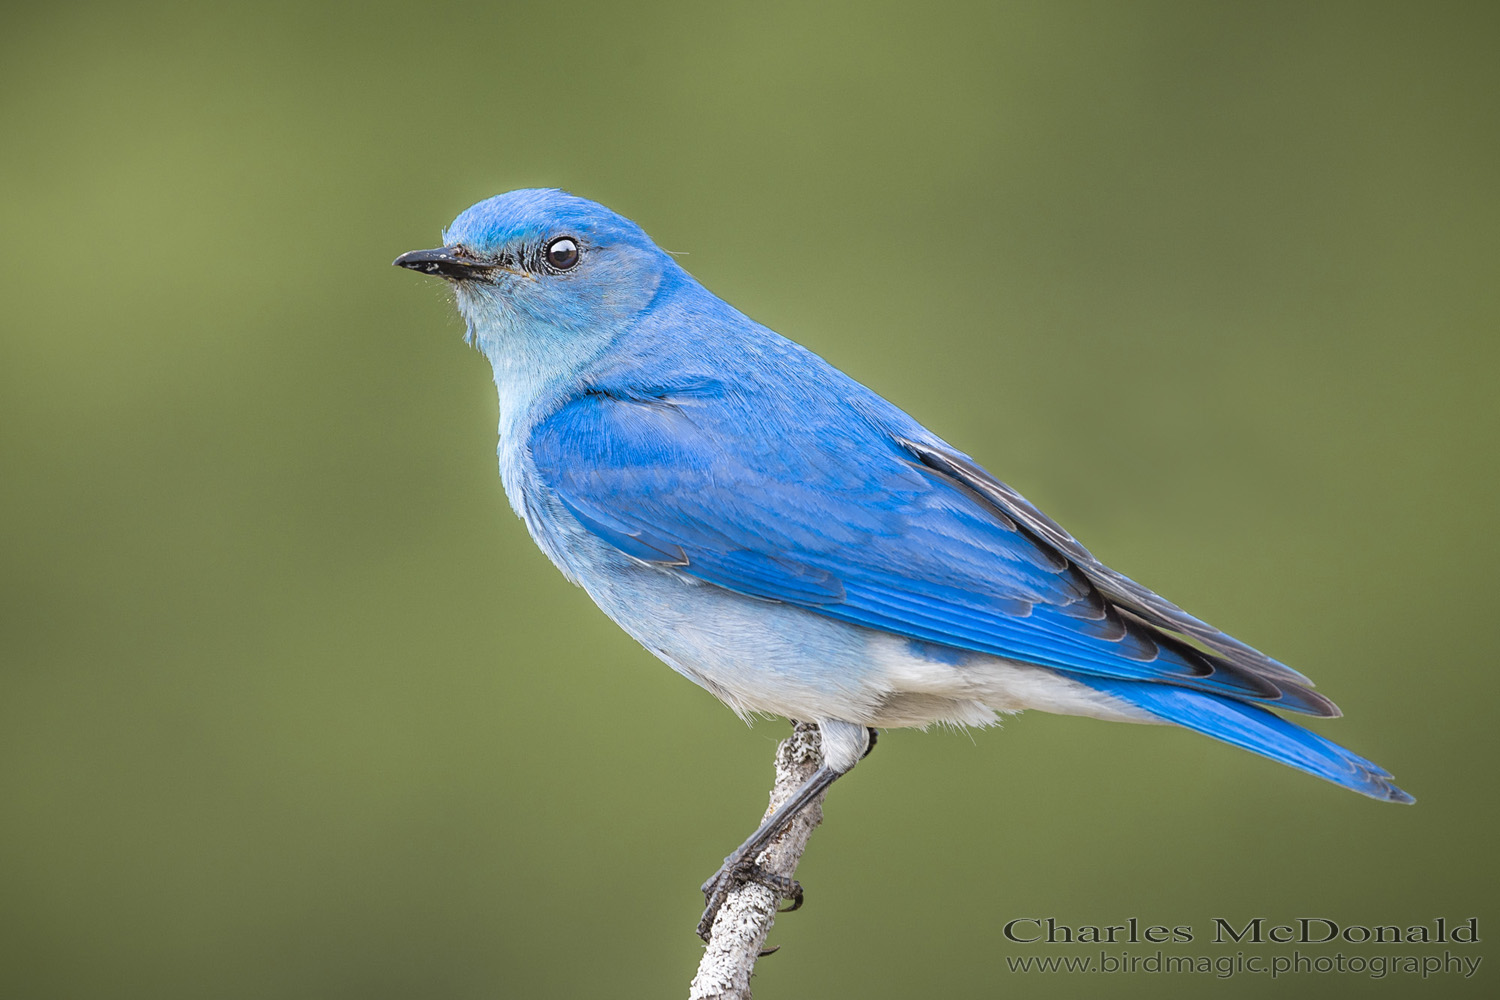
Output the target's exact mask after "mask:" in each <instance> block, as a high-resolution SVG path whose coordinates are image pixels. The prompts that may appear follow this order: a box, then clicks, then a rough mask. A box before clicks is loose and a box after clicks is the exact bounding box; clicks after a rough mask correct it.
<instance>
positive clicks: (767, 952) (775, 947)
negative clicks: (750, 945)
mask: <svg viewBox="0 0 1500 1000" xmlns="http://www.w3.org/2000/svg"><path fill="white" fill-rule="evenodd" d="M780 950H781V945H779V944H777V945H772V946H771V947H769V948H762V949H761V950H760V954H759V955H758V956H756V957H757V958H765V957H766V956H767V955H774V954H776V953H777V952H778V951H780Z"/></svg>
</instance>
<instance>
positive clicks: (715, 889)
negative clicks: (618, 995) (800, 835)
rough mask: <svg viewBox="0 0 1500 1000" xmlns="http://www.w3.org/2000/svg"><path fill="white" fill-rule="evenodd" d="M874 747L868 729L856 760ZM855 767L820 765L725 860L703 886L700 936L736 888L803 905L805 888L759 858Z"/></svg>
mask: <svg viewBox="0 0 1500 1000" xmlns="http://www.w3.org/2000/svg"><path fill="white" fill-rule="evenodd" d="M874 746H875V730H873V729H869V730H867V731H866V745H865V746H864V747H863V748H862V751H861V752H860V754H859V756H858V757H856V758H855V760H856V761H857V760H862V759H864V757H865V756H867V755H868V754H869V752H870V750H872V749H873V748H874ZM853 767H854V765H853V763H850V764H847V765H846V766H845V767H844V768H843V769H842V770H840V769H836V768H833V767H830V766H829V765H828V764H826V763H825V764H822V765H820V766H819V767H818V769H817V770H816V771H814V772H813V774H812V777H810V778H808V779H807V780H806V781H804V782H803V783H802V784H801V785H799V786H798V787H797V790H796V791H794V792H793V793H792V794H791V797H790V798H788V799H787V800H786V801H785V802H783V803H782V804H781V806H780V808H778V809H777V810H776V811H775V812H773V813H772V814H771V815H770V816H768V817H766V819H765V820H764V821H763V822H762V823H761V824H760V826H759V827H757V828H756V830H755V832H754V833H752V834H751V835H750V836H749V837H748V838H747V839H746V840H745V842H744V843H743V844H741V845H740V846H739V847H736V848H735V849H734V852H733V853H731V854H730V855H729V857H727V858H725V859H724V864H723V865H721V866H720V867H719V870H718V871H716V872H714V874H713V877H712V878H710V879H709V880H708V881H707V882H705V883H703V897H704V907H703V918H702V919H701V920H699V921H698V936H699V937H701V938H702V939H703V940H705V941H707V940H708V939H709V932H710V931H711V930H712V929H713V924H714V917H716V916H717V915H718V913H719V908H720V907H721V906H723V905H724V900H725V899H726V898H727V897H728V896H729V893H730V892H731V891H732V890H733V889H734V888H735V887H736V886H739V885H743V884H744V883H746V882H749V881H757V882H761V883H763V884H765V885H767V886H769V887H770V888H772V889H774V890H775V891H776V892H778V893H779V894H780V895H781V897H782V898H783V899H786V900H788V901H790V902H791V904H792V905H791V906H789V907H787V910H788V911H791V910H795V909H797V908H798V907H800V906H801V905H802V885H801V884H800V883H799V882H797V881H796V880H795V879H792V878H788V877H786V876H783V875H776V874H773V873H771V872H767V871H765V870H764V869H762V868H761V866H760V865H758V864H756V863H755V859H756V856H757V855H759V854H760V852H761V851H763V850H765V848H766V846H767V845H768V844H770V843H771V841H773V840H775V839H776V838H777V837H779V836H780V835H781V834H782V832H783V831H785V830H786V828H787V827H788V826H790V825H791V823H792V821H793V820H795V819H796V818H797V816H798V814H799V813H801V812H802V810H804V809H806V808H807V807H808V806H809V805H811V804H812V803H813V802H815V801H816V800H817V799H818V797H819V796H820V795H822V794H823V793H824V792H826V791H827V790H828V786H829V785H832V784H833V783H834V782H835V781H837V780H838V779H839V778H840V777H841V776H843V775H845V774H848V773H849V771H851V770H852V769H853Z"/></svg>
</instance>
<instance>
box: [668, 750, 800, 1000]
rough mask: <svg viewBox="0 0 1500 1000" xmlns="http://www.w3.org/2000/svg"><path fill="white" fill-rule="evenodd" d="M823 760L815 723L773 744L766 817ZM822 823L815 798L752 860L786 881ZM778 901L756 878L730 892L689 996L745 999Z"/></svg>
mask: <svg viewBox="0 0 1500 1000" xmlns="http://www.w3.org/2000/svg"><path fill="white" fill-rule="evenodd" d="M822 763H823V741H822V737H821V735H820V734H819V732H818V727H817V726H815V725H813V724H811V723H807V722H799V723H797V726H796V728H795V729H793V730H792V735H790V736H788V737H787V738H786V739H785V740H782V742H781V745H780V746H779V747H777V748H776V784H775V786H774V787H773V788H772V789H771V804H770V806H768V807H767V809H766V816H770V815H771V813H773V812H775V811H776V808H777V807H778V806H780V805H781V804H782V803H783V802H785V801H786V800H787V799H788V798H790V797H791V794H792V792H794V791H796V790H797V788H798V787H799V786H800V785H802V784H803V783H804V782H805V781H807V779H808V778H810V777H812V775H813V772H814V771H816V770H817V769H818V767H819V766H820V765H821V764H822ZM822 821H823V799H822V796H819V797H818V798H817V799H815V800H814V801H813V803H812V804H811V805H809V806H808V807H807V808H806V809H804V810H802V812H801V813H799V814H798V815H797V818H796V819H795V820H793V821H792V824H791V825H790V826H788V827H787V829H786V831H785V832H783V833H782V834H781V836H779V837H777V838H776V839H775V840H773V841H771V844H770V846H769V847H767V848H766V849H765V850H764V851H762V852H761V853H760V855H759V856H758V857H757V858H756V861H757V863H758V864H759V865H760V866H761V867H762V868H763V869H765V870H766V871H767V872H769V873H770V874H772V875H779V876H782V877H784V878H786V879H791V878H792V877H793V876H794V875H796V873H797V862H798V861H800V860H802V852H803V851H805V850H806V849H807V839H808V838H809V837H811V836H812V832H813V829H814V828H815V827H816V826H817V825H818V824H819V823H821V822H822ZM779 902H780V897H779V896H778V894H777V893H776V891H775V890H773V889H770V888H768V887H767V886H765V885H762V884H761V883H759V882H748V883H746V884H745V885H742V886H740V887H739V888H737V889H735V890H733V891H732V892H730V894H729V898H728V899H726V900H725V901H724V905H723V907H722V908H720V910H719V915H718V917H717V918H715V920H714V925H713V930H712V931H711V932H710V934H709V939H708V946H707V947H706V948H705V949H704V951H703V961H702V962H700V963H699V964H698V974H697V975H696V976H694V977H693V985H692V987H691V989H690V990H689V992H688V1000H750V976H751V974H752V973H753V972H754V971H755V960H756V959H757V958H759V957H760V954H761V948H762V947H763V946H764V945H765V943H766V935H767V934H769V933H770V931H771V924H772V923H773V922H775V920H776V906H777V904H778V903H779Z"/></svg>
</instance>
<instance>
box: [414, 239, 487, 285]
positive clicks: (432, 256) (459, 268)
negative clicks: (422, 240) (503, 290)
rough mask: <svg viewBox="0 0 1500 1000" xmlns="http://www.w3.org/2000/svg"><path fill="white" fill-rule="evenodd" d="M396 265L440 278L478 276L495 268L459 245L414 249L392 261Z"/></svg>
mask: <svg viewBox="0 0 1500 1000" xmlns="http://www.w3.org/2000/svg"><path fill="white" fill-rule="evenodd" d="M391 264H392V265H393V266H395V267H409V268H411V269H412V270H413V271H421V272H422V273H423V274H435V275H437V276H438V277H440V278H457V279H460V280H462V279H464V278H477V277H479V276H480V274H482V273H483V272H485V271H492V270H494V267H495V265H493V264H487V263H485V262H484V261H481V260H475V259H474V258H473V257H470V256H469V255H468V253H467V252H466V251H465V250H464V249H463V248H462V247H459V246H449V247H439V248H438V249H436V250H413V251H412V252H411V253H404V254H402V255H401V256H399V257H397V258H396V259H395V260H393V261H391Z"/></svg>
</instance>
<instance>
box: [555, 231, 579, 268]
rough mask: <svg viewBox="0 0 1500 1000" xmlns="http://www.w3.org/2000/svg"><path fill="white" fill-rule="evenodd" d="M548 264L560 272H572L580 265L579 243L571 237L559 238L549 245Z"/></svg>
mask: <svg viewBox="0 0 1500 1000" xmlns="http://www.w3.org/2000/svg"><path fill="white" fill-rule="evenodd" d="M547 263H548V265H550V266H551V267H553V268H555V269H557V270H559V271H569V270H572V268H573V267H574V265H576V264H577V263H578V243H577V242H576V241H575V240H574V239H573V237H571V236H559V237H558V238H557V239H555V240H553V241H552V242H551V243H548V244H547Z"/></svg>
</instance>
